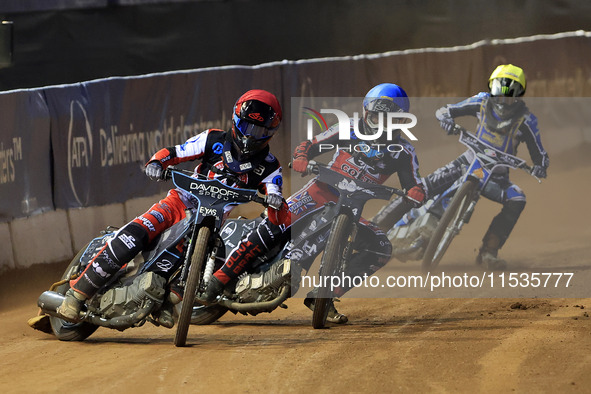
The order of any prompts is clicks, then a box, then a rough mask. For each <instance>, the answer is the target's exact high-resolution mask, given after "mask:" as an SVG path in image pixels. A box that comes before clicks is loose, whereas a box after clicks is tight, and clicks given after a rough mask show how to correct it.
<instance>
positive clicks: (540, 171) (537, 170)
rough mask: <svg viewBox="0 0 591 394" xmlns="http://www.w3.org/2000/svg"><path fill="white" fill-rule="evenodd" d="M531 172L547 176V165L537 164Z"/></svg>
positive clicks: (543, 176)
mask: <svg viewBox="0 0 591 394" xmlns="http://www.w3.org/2000/svg"><path fill="white" fill-rule="evenodd" d="M531 174H532V175H533V176H535V177H538V178H546V167H542V166H538V165H535V166H534V168H532V169H531Z"/></svg>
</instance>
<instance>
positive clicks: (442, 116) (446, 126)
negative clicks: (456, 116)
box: [435, 107, 456, 135]
mask: <svg viewBox="0 0 591 394" xmlns="http://www.w3.org/2000/svg"><path fill="white" fill-rule="evenodd" d="M435 117H436V118H437V120H439V125H440V126H441V128H442V129H443V130H445V132H446V133H447V135H451V134H454V127H455V126H456V122H454V120H453V118H452V117H451V115H450V114H449V110H448V109H447V108H445V107H443V108H439V109H438V110H437V111H436V112H435Z"/></svg>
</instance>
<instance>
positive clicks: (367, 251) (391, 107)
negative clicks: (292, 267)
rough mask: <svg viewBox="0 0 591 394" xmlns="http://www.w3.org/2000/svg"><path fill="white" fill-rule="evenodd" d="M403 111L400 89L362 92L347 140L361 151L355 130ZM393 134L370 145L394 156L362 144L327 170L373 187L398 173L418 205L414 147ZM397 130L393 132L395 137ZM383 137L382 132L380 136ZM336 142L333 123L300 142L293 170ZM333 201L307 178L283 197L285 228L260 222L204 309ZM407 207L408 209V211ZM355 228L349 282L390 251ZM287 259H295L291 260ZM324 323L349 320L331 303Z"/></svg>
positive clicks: (220, 274) (381, 239)
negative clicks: (287, 213) (286, 217)
mask: <svg viewBox="0 0 591 394" xmlns="http://www.w3.org/2000/svg"><path fill="white" fill-rule="evenodd" d="M408 111H409V99H408V97H407V95H406V93H405V91H404V90H403V89H402V88H401V87H399V86H397V85H395V84H391V83H383V84H380V85H377V86H376V87H374V88H373V89H371V90H370V91H369V92H368V93H367V95H366V97H365V99H364V100H363V118H362V119H359V123H358V124H357V125H356V124H355V123H354V118H351V119H350V130H351V138H352V140H353V141H357V142H358V143H359V145H360V146H361V145H362V144H364V142H363V141H361V140H359V139H357V137H356V135H355V132H354V128H355V127H357V128H358V130H359V132H361V133H363V134H365V135H375V134H376V133H377V132H378V128H379V121H378V119H379V117H380V116H384V117H385V114H386V113H388V112H408ZM380 131H381V130H380ZM396 131H397V132H398V134H395V136H394V137H393V140H392V141H373V142H375V143H378V142H381V143H382V144H381V146H382V147H384V146H385V145H387V144H388V143H390V144H392V143H394V144H398V146H399V147H400V149H396V151H395V152H389V151H388V150H386V148H382V149H381V150H380V149H379V147H378V149H374V148H371V146H370V145H363V147H364V148H365V149H357V150H359V151H360V152H357V151H356V150H350V151H346V150H343V149H338V150H337V151H336V152H335V153H334V156H333V159H332V161H331V162H330V163H329V165H330V167H331V169H333V170H334V171H337V172H339V173H341V174H343V175H346V176H348V177H351V178H354V179H360V180H363V181H365V182H371V183H376V184H382V183H384V181H385V180H386V179H387V178H388V177H390V175H392V174H394V173H398V177H399V180H400V184H401V185H402V187H403V188H404V189H405V190H406V191H407V196H408V200H409V201H413V204H416V206H418V205H420V204H421V203H422V201H423V199H424V196H425V193H424V192H423V187H422V185H421V178H420V176H419V172H418V170H419V163H418V160H417V157H416V155H415V151H414V147H413V146H412V145H411V144H410V143H409V142H408V141H406V140H404V139H403V138H402V137H400V135H399V134H400V130H396ZM396 131H394V132H393V133H396ZM385 134H386V133H383V135H385ZM338 139H339V125H338V123H337V124H336V125H334V126H332V127H330V128H329V129H328V130H326V131H324V132H323V133H322V134H320V135H318V136H316V137H315V138H313V139H312V140H311V141H308V140H307V141H304V142H302V143H301V144H300V145H299V146H298V147H297V148H296V149H295V151H294V155H293V169H294V170H295V171H297V172H300V173H302V174H304V173H306V172H307V167H308V162H309V160H310V159H312V158H313V157H315V156H317V155H319V154H320V144H326V145H332V146H333V147H334V146H336V145H337V144H338ZM374 147H375V145H374ZM370 148H371V149H370ZM337 200H338V193H337V192H336V191H334V190H332V189H331V188H330V187H328V186H326V185H325V184H324V183H320V182H317V181H316V179H312V180H311V181H310V182H308V183H307V184H306V185H305V186H304V187H303V188H302V189H301V190H299V191H298V192H296V193H294V194H293V195H292V196H291V197H289V198H288V200H287V203H288V205H289V207H290V214H291V215H290V218H289V221H288V223H287V225H286V226H277V225H276V224H274V223H273V222H272V221H270V220H268V219H265V220H263V221H262V222H261V223H260V224H259V226H258V228H256V229H255V230H253V231H252V232H251V233H250V234H249V235H248V236H247V237H246V238H245V239H243V240H242V242H241V243H240V244H239V245H238V246H237V247H236V248H235V249H234V250H233V252H232V253H231V254H230V256H229V257H228V259H227V260H226V263H225V265H224V266H223V267H222V268H221V269H219V270H218V271H216V272H215V273H214V276H213V278H212V280H211V281H210V282H209V284H208V287H207V290H206V293H205V294H204V297H203V298H202V299H201V300H200V301H201V302H202V303H204V304H210V303H212V302H214V300H215V299H216V297H217V296H218V295H219V294H221V292H222V291H223V287H224V286H225V285H226V284H227V283H229V282H230V281H232V280H234V279H236V278H237V277H238V275H239V274H240V273H241V272H243V271H244V270H245V269H246V268H248V267H249V266H251V265H252V262H253V261H255V259H256V257H257V256H258V255H260V254H262V253H265V252H267V251H269V250H272V249H273V248H275V247H277V246H278V245H284V244H285V243H286V242H288V241H289V239H290V233H291V231H290V230H291V227H290V226H292V225H293V224H295V223H296V222H298V221H302V220H304V218H309V219H311V218H312V217H313V215H314V214H315V213H316V212H318V211H320V210H321V209H322V208H323V207H324V204H325V203H327V202H336V201H337ZM412 206H413V205H409V207H408V209H410V208H411V207H412ZM404 213H405V212H402V213H401V214H400V216H401V217H402V215H403V214H404ZM300 223H302V222H300ZM360 224H361V226H360V227H359V232H358V234H357V238H356V242H355V244H354V245H353V246H354V249H355V250H356V253H355V254H354V255H353V256H352V259H351V263H350V264H349V265H348V266H349V267H350V268H351V269H350V272H346V273H345V274H346V275H349V276H351V277H353V276H355V275H363V274H368V275H371V274H373V273H374V272H376V271H377V270H378V269H379V268H381V267H382V266H383V265H384V264H386V262H387V261H388V260H389V259H390V254H391V252H392V246H391V244H390V241H389V240H388V238H387V237H386V235H385V234H384V232H383V231H382V230H381V229H380V228H378V227H377V226H375V225H373V224H371V223H369V222H368V221H366V220H365V219H361V222H360ZM321 250H322V248H319V250H318V253H320V251H321ZM318 253H317V254H318ZM317 254H316V255H317ZM314 257H315V256H307V257H306V259H305V260H306V261H302V260H300V261H299V265H300V266H301V267H302V268H304V269H305V270H308V269H309V268H310V265H311V264H312V262H313V260H314ZM292 258H294V257H293V256H292ZM315 290H316V289H315ZM315 290H313V291H312V292H310V293H308V295H307V297H306V299H305V300H304V304H305V305H306V306H307V307H308V308H310V309H312V310H313V308H314V301H315V294H316V292H315ZM348 290H349V288H339V289H337V291H336V296H337V297H340V296H342V295H343V294H345V292H347V291H348ZM327 320H328V321H330V322H333V323H345V322H347V320H348V319H347V317H346V316H345V315H343V314H340V313H339V312H337V310H336V309H335V307H334V304H333V303H331V305H330V306H329V312H328V317H327Z"/></svg>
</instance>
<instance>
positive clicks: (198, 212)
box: [29, 167, 265, 346]
mask: <svg viewBox="0 0 591 394" xmlns="http://www.w3.org/2000/svg"><path fill="white" fill-rule="evenodd" d="M212 170H215V171H214V172H217V171H221V170H217V169H215V168H214V167H212ZM192 174H193V173H192V172H189V171H185V170H177V169H175V168H172V167H169V168H168V169H166V172H165V178H167V179H172V182H173V183H174V185H175V186H176V187H177V188H179V189H183V190H185V191H187V192H189V193H191V195H192V197H194V203H195V206H196V209H189V210H187V211H186V217H185V218H184V219H183V220H181V221H180V222H178V223H176V224H175V225H173V226H172V227H170V228H168V229H167V230H166V231H164V232H163V233H162V234H161V235H160V236H159V237H158V238H157V240H155V241H154V242H153V243H152V246H151V248H149V250H146V251H144V252H143V253H140V254H138V256H136V257H135V258H134V259H133V260H132V261H131V262H129V263H128V264H126V265H125V266H124V267H123V268H122V269H121V270H119V272H118V273H117V274H116V275H114V276H113V278H112V279H111V280H110V281H109V282H108V283H107V284H105V285H104V286H103V287H102V288H101V289H100V290H99V291H98V293H97V294H96V295H95V296H93V297H92V298H90V299H88V300H87V301H86V303H85V306H84V308H83V312H82V313H81V320H80V322H78V323H71V322H68V321H66V320H64V319H62V318H61V316H60V315H59V314H58V312H57V311H56V309H57V308H58V307H59V305H61V303H62V301H63V299H64V294H65V293H66V291H67V290H68V289H69V287H70V286H69V281H70V280H72V279H75V278H76V277H78V275H80V274H81V273H82V272H83V271H84V269H85V268H86V266H87V265H88V264H89V263H90V261H91V260H92V258H93V257H94V256H95V254H96V252H97V251H99V250H101V249H102V247H103V246H104V245H105V243H106V242H108V241H109V240H110V239H112V238H113V237H115V234H116V228H107V230H105V231H103V232H102V235H101V236H100V237H98V238H95V239H93V240H92V241H91V242H90V243H89V244H88V245H87V246H86V247H84V248H82V250H80V252H79V253H78V254H77V255H76V256H75V257H74V259H73V260H72V262H71V263H70V264H69V265H68V267H67V269H66V270H65V272H64V274H63V276H62V278H61V280H60V281H58V282H57V283H55V284H54V285H53V286H51V288H50V290H49V291H45V292H44V293H43V294H41V296H40V297H39V299H38V305H39V307H40V308H41V311H40V315H39V316H38V317H36V318H33V319H31V320H30V321H29V325H31V326H32V327H33V328H36V329H39V330H41V331H45V332H48V333H53V334H54V335H55V336H56V337H57V338H58V339H60V340H62V341H82V340H84V339H86V338H87V337H88V336H90V335H91V334H92V333H93V332H94V331H96V329H97V328H98V327H107V328H112V329H116V330H119V331H123V330H126V329H128V328H132V327H140V326H142V325H144V324H145V323H146V322H151V323H153V324H155V325H158V323H157V321H156V320H154V319H153V317H152V316H153V314H155V313H156V314H157V313H158V311H159V309H160V308H161V306H162V303H163V301H164V299H165V296H166V295H167V294H168V292H169V288H170V286H171V285H172V284H174V286H175V287H179V288H180V289H182V293H183V300H184V302H182V303H181V304H180V312H179V316H178V322H177V328H176V333H175V338H174V344H175V346H185V344H186V339H187V332H188V329H189V324H190V321H191V312H192V306H193V301H194V297H195V294H196V293H197V291H199V290H200V288H199V286H200V285H202V284H203V278H202V275H203V273H204V267H205V266H206V265H207V263H208V262H209V261H210V260H212V259H215V256H216V254H217V251H218V249H219V248H220V246H221V241H220V236H219V229H220V228H221V226H222V222H223V215H224V208H225V207H227V206H228V205H236V204H243V203H247V202H251V201H254V202H257V203H260V204H263V205H265V199H264V198H263V197H261V196H259V195H258V193H257V191H256V190H251V189H240V188H236V187H231V186H228V185H226V184H224V183H222V182H221V180H220V179H219V178H217V179H208V178H207V177H205V176H201V177H198V178H195V177H193V176H190V175H192ZM221 176H222V177H225V178H227V179H228V181H229V182H228V183H230V181H233V184H238V185H239V184H240V181H239V180H238V179H237V178H236V177H234V176H232V175H231V174H227V173H222V174H221ZM177 312H178V308H177Z"/></svg>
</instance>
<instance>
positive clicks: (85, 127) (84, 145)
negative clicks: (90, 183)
mask: <svg viewBox="0 0 591 394" xmlns="http://www.w3.org/2000/svg"><path fill="white" fill-rule="evenodd" d="M92 155H93V146H92V130H91V129H90V122H89V121H88V115H87V113H86V109H85V108H84V106H83V105H82V103H80V102H79V101H78V100H72V101H71V102H70V121H69V125H68V156H67V157H68V179H69V181H70V188H71V189H72V193H73V194H74V198H75V199H76V202H78V204H80V206H84V205H86V204H87V203H88V198H89V190H88V188H87V189H86V193H85V195H84V196H80V195H78V192H77V191H76V182H75V180H76V178H77V177H75V176H74V173H75V172H79V169H86V168H89V167H90V165H91V163H92ZM87 177H88V173H87V171H84V173H83V174H81V175H80V177H79V178H82V179H84V180H86V178H87Z"/></svg>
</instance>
